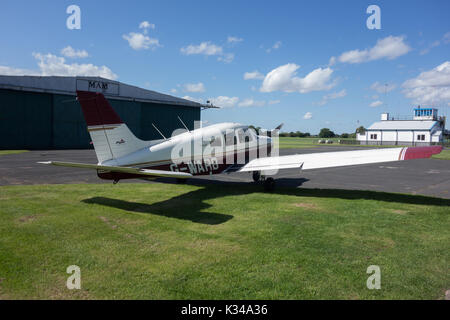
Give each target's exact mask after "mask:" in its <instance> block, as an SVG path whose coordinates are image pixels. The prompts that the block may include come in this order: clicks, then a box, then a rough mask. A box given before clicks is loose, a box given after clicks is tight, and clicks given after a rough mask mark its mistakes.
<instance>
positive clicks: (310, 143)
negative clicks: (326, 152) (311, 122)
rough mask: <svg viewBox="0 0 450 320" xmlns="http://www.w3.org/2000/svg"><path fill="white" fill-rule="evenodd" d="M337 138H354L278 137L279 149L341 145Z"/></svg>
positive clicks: (356, 145) (357, 145)
mask: <svg viewBox="0 0 450 320" xmlns="http://www.w3.org/2000/svg"><path fill="white" fill-rule="evenodd" d="M319 140H332V141H333V143H330V144H327V143H319V142H318V141H319ZM339 140H354V139H343V138H329V139H323V138H322V139H321V138H298V137H280V145H279V147H280V149H301V148H314V147H315V146H336V145H338V146H342V145H343V144H342V145H341V144H339ZM344 146H348V147H372V148H373V147H380V148H389V147H397V148H398V147H400V146H388V145H384V146H375V145H360V144H346V145H344Z"/></svg>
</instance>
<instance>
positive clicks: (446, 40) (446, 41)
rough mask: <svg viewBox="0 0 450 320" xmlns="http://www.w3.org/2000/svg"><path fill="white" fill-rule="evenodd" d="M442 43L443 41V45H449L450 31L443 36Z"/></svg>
mask: <svg viewBox="0 0 450 320" xmlns="http://www.w3.org/2000/svg"><path fill="white" fill-rule="evenodd" d="M442 41H443V42H444V43H445V44H448V43H450V31H449V32H447V33H446V34H444V36H443V37H442Z"/></svg>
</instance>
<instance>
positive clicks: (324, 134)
mask: <svg viewBox="0 0 450 320" xmlns="http://www.w3.org/2000/svg"><path fill="white" fill-rule="evenodd" d="M334 136H335V134H334V132H333V131H331V130H330V129H328V128H322V129H320V132H319V138H333V137H334Z"/></svg>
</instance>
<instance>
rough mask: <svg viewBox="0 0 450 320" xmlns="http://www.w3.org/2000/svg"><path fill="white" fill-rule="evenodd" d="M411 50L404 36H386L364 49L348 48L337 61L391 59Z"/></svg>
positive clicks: (361, 61) (351, 61)
mask: <svg viewBox="0 0 450 320" xmlns="http://www.w3.org/2000/svg"><path fill="white" fill-rule="evenodd" d="M409 51H411V48H410V47H409V46H408V45H407V44H406V43H405V42H404V37H402V36H399V37H394V36H388V37H386V38H384V39H380V40H378V41H377V43H376V44H375V46H373V47H372V48H370V49H364V50H359V49H356V50H350V51H347V52H344V53H342V54H341V55H340V56H339V59H338V60H339V61H340V62H343V63H363V62H368V61H373V60H379V59H388V60H393V59H395V58H398V57H400V56H402V55H404V54H407V53H408V52H409Z"/></svg>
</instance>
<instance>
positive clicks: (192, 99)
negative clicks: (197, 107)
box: [183, 96, 202, 103]
mask: <svg viewBox="0 0 450 320" xmlns="http://www.w3.org/2000/svg"><path fill="white" fill-rule="evenodd" d="M183 99H186V100H189V101H193V102H197V103H202V99H199V98H193V97H191V96H184V97H183Z"/></svg>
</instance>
